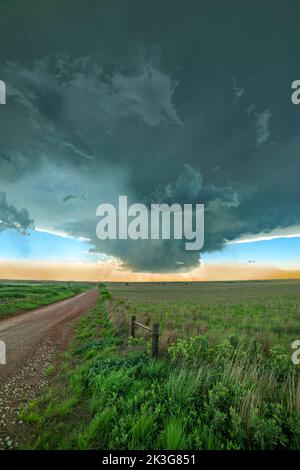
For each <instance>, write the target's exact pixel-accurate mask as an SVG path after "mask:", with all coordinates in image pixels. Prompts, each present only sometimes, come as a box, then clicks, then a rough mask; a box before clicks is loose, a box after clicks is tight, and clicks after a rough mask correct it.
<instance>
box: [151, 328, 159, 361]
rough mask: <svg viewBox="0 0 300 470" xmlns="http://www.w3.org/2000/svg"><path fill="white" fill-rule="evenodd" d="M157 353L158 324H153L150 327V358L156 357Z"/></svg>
mask: <svg viewBox="0 0 300 470" xmlns="http://www.w3.org/2000/svg"><path fill="white" fill-rule="evenodd" d="M158 353H159V324H158V323H154V324H153V327H152V357H157V356H158Z"/></svg>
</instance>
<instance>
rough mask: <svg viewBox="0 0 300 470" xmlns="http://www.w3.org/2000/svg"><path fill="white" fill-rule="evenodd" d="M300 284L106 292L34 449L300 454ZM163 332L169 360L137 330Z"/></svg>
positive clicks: (87, 318) (87, 320) (29, 432)
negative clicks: (296, 351)
mask: <svg viewBox="0 0 300 470" xmlns="http://www.w3.org/2000/svg"><path fill="white" fill-rule="evenodd" d="M299 287H300V284H299V282H294V281H286V282H264V283H209V284H187V285H185V284H180V285H178V284H165V285H164V284H130V283H123V284H107V286H105V285H103V284H101V285H100V286H99V291H100V293H99V298H98V301H97V303H96V305H95V308H94V309H93V310H92V311H91V312H88V313H86V314H85V315H84V316H83V317H82V318H81V320H80V322H79V323H78V326H77V331H76V338H75V340H74V342H73V344H72V346H71V347H70V349H69V350H68V352H67V354H65V356H64V359H63V362H62V364H60V365H59V366H56V365H53V367H52V368H51V373H52V379H51V380H52V382H51V386H50V387H49V389H48V390H47V393H45V394H44V396H43V397H42V399H41V400H35V401H32V402H31V403H29V404H28V405H27V406H26V407H25V408H24V409H23V410H22V412H21V414H20V417H21V419H22V420H23V421H24V422H25V423H27V428H26V436H24V439H23V440H22V439H20V445H19V448H26V449H28V448H29V449H111V450H114V449H125V450H126V449H127V450H128V449H148V450H151V449H154V450H165V449H168V450H188V449H189V450H196V449H200V450H201V449H202V450H206V449H216V450H221V449H223V450H224V449H226V450H227V449H231V450H238V449H248V450H252V449H300V370H299V367H300V366H299V365H298V366H297V365H295V364H293V362H292V361H291V349H290V342H291V340H294V339H300V334H299ZM131 315H136V317H137V320H139V321H142V322H144V323H147V324H149V325H151V323H152V322H154V321H159V323H160V327H161V334H162V336H161V343H160V348H161V349H160V355H159V357H158V358H152V357H151V354H150V350H151V349H150V346H151V344H150V341H149V334H148V336H147V335H146V336H144V334H141V335H140V336H138V337H135V338H132V337H130V329H129V320H130V316H131Z"/></svg>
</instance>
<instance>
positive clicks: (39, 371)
mask: <svg viewBox="0 0 300 470" xmlns="http://www.w3.org/2000/svg"><path fill="white" fill-rule="evenodd" d="M97 295H98V289H91V290H90V291H88V292H85V293H83V294H80V295H77V296H76V297H72V298H70V299H66V300H63V301H61V302H57V303H55V304H51V305H48V306H46V307H41V308H38V309H36V310H33V311H30V312H27V313H24V314H21V315H18V316H16V317H11V318H7V319H4V320H1V321H0V340H2V341H4V342H5V344H6V349H7V355H6V362H7V363H6V365H0V449H5V448H13V447H15V446H17V445H18V442H17V439H18V434H19V432H18V430H19V428H20V426H22V425H23V423H22V421H21V420H20V419H19V418H18V412H19V410H20V407H22V406H23V405H24V404H26V403H27V402H28V401H31V400H33V399H35V398H37V397H38V396H40V394H41V392H42V390H43V388H44V387H45V385H46V383H47V377H46V374H45V370H46V369H47V367H48V366H49V365H50V364H51V363H52V362H53V358H54V355H55V354H56V353H58V352H60V351H63V350H65V349H66V347H67V345H68V344H69V342H70V340H71V338H72V333H73V328H74V324H75V321H76V319H77V318H78V317H79V316H80V315H81V314H83V313H85V312H87V311H88V310H91V309H92V308H93V306H94V305H95V302H96V299H97Z"/></svg>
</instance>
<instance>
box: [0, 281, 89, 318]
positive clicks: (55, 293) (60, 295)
mask: <svg viewBox="0 0 300 470" xmlns="http://www.w3.org/2000/svg"><path fill="white" fill-rule="evenodd" d="M85 287H86V286H85V284H84V283H71V282H57V283H54V282H52V283H50V282H49V283H47V282H24V283H20V282H2V283H0V318H1V317H6V316H10V315H13V314H16V313H19V312H22V311H26V310H31V309H34V308H37V307H40V306H42V305H48V304H50V303H53V302H58V301H59V300H63V299H66V298H68V297H71V296H72V295H76V294H79V293H80V292H82V291H83V290H84V289H85Z"/></svg>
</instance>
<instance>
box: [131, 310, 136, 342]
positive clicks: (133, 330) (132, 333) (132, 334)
mask: <svg viewBox="0 0 300 470" xmlns="http://www.w3.org/2000/svg"><path fill="white" fill-rule="evenodd" d="M135 320H136V316H135V315H133V316H132V317H131V336H132V337H133V338H135Z"/></svg>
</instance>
